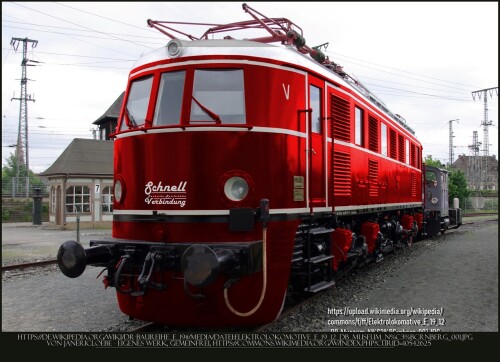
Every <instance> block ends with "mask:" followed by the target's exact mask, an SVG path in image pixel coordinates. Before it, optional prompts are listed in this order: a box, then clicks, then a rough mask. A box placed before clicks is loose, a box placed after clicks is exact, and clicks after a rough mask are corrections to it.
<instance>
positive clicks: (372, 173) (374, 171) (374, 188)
mask: <svg viewBox="0 0 500 362" xmlns="http://www.w3.org/2000/svg"><path fill="white" fill-rule="evenodd" d="M368 181H370V186H369V188H368V195H369V196H378V162H377V161H373V160H368Z"/></svg>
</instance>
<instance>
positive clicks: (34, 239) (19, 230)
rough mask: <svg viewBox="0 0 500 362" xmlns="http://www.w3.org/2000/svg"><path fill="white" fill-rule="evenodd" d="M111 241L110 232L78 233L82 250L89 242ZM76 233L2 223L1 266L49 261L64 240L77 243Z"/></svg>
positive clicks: (85, 231) (46, 225) (102, 230)
mask: <svg viewBox="0 0 500 362" xmlns="http://www.w3.org/2000/svg"><path fill="white" fill-rule="evenodd" d="M109 237H111V229H80V232H79V239H80V242H81V243H82V245H83V246H84V247H88V246H89V241H90V240H98V239H102V238H109ZM77 238H78V235H77V232H76V231H67V230H60V229H55V228H54V227H53V226H51V225H50V224H49V223H42V225H33V224H32V223H2V265H9V264H16V263H21V262H29V261H36V260H46V259H53V258H55V257H56V256H57V251H58V250H59V246H60V245H61V244H62V243H64V242H65V241H66V240H77Z"/></svg>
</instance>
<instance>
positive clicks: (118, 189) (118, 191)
mask: <svg viewBox="0 0 500 362" xmlns="http://www.w3.org/2000/svg"><path fill="white" fill-rule="evenodd" d="M113 192H114V196H115V201H116V202H118V203H120V202H121V201H122V198H123V194H124V187H123V183H122V181H121V180H120V179H116V181H115V185H114V187H113Z"/></svg>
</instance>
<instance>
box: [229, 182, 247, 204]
mask: <svg viewBox="0 0 500 362" xmlns="http://www.w3.org/2000/svg"><path fill="white" fill-rule="evenodd" d="M224 194H225V195H226V197H227V198H228V199H229V200H231V201H241V200H243V199H244V198H245V197H246V196H247V194H248V183H247V182H246V181H245V179H243V178H241V177H239V176H234V177H231V178H230V179H229V180H227V181H226V183H225V184H224Z"/></svg>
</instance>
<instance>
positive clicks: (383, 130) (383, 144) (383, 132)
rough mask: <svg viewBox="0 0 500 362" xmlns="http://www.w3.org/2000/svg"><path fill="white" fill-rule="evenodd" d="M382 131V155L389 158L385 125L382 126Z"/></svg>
mask: <svg viewBox="0 0 500 362" xmlns="http://www.w3.org/2000/svg"><path fill="white" fill-rule="evenodd" d="M380 129H381V153H382V155H384V156H387V126H386V124H385V123H381V124H380Z"/></svg>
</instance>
